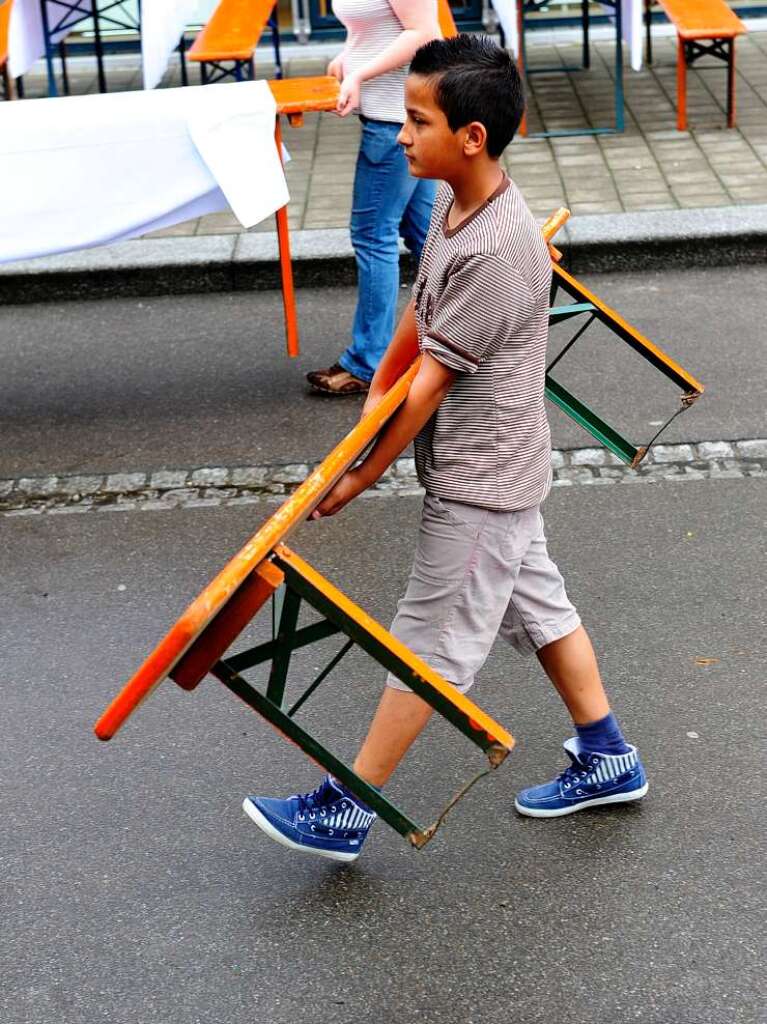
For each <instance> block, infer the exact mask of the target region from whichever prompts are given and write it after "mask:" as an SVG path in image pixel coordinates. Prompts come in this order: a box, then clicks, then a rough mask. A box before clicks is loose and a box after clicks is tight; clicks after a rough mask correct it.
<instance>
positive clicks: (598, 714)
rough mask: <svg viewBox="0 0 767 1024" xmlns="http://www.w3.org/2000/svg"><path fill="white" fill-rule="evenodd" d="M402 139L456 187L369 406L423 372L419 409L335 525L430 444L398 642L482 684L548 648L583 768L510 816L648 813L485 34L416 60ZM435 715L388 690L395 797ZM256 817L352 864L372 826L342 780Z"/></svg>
mask: <svg viewBox="0 0 767 1024" xmlns="http://www.w3.org/2000/svg"><path fill="white" fill-rule="evenodd" d="M405 96H406V110H407V120H406V122H405V124H404V126H403V128H402V131H401V133H400V135H399V142H400V144H401V145H402V147H403V149H404V152H405V156H406V158H407V160H408V164H409V168H410V173H411V174H412V175H413V176H415V177H419V178H437V179H441V180H442V181H443V182H444V184H443V185H442V186H441V188H440V191H439V193H438V195H437V199H436V202H435V205H434V212H433V215H432V220H431V227H430V229H429V235H428V238H427V240H426V245H425V247H424V250H423V255H422V258H421V264H420V269H419V273H418V279H417V281H416V284H415V287H414V290H413V296H414V297H413V300H412V301H411V303H410V304H409V305H408V307H407V309H406V310H405V312H404V314H403V316H402V319H401V320H400V323H399V325H398V327H397V330H396V332H395V334H394V337H393V339H392V341H391V344H390V345H389V348H388V349H387V351H386V354H385V355H384V357H383V360H382V362H381V363H380V365H379V367H378V370H377V372H376V374H375V376H374V378H373V381H372V384H371V389H370V394H369V396H368V400H367V403H366V409H367V408H370V407H372V406H373V405H374V404H376V403H377V402H378V401H379V400H380V398H381V396H382V395H383V394H384V393H385V392H386V391H387V390H388V389H389V388H390V387H391V386H392V385H393V384H394V383H395V381H396V380H397V379H398V377H399V376H400V375H401V374H402V373H403V372H404V371H405V370H406V369H407V367H408V366H409V365H410V364H411V363H412V361H413V359H414V358H415V357H416V356H417V355H418V353H419V351H420V352H421V353H422V354H423V360H422V363H421V367H420V369H419V371H418V374H417V376H416V377H415V379H414V381H413V383H412V385H411V388H410V391H409V394H408V397H407V399H406V401H405V402H404V403H403V405H402V406H401V407H400V409H399V410H398V412H397V413H396V414H395V415H394V416H393V417H392V419H391V420H390V421H389V422H388V424H387V425H386V427H385V428H384V430H383V431H382V432H381V434H380V435H379V437H378V440H377V441H376V444H375V445H374V447H373V449H372V450H371V452H370V453H369V454H368V456H367V457H366V458H365V460H364V461H363V462H362V463H361V464H360V465H359V466H357V467H356V468H354V469H352V470H350V471H349V472H348V473H347V474H346V475H345V476H344V477H342V479H341V480H339V482H338V483H337V484H336V486H335V487H334V488H333V490H332V491H331V492H330V493H329V494H328V495H327V497H326V498H325V499H324V501H323V502H322V504H321V505H320V506H319V508H318V509H317V511H316V512H315V513H314V516H315V518H320V517H322V516H327V515H334V514H335V513H336V512H339V511H340V510H341V509H342V508H343V507H344V505H346V504H347V503H348V502H349V501H351V500H352V499H353V498H355V497H356V496H357V495H358V494H360V493H361V492H362V491H364V490H365V489H366V488H367V487H369V486H371V484H373V483H374V482H375V481H376V480H377V479H378V478H379V477H380V476H381V474H382V473H383V472H384V471H385V470H386V469H387V468H388V466H389V465H391V463H392V462H393V461H394V460H395V459H396V458H397V456H398V455H400V454H401V452H402V451H403V450H404V449H405V448H406V447H407V445H408V444H409V443H410V442H411V441H412V440H415V456H416V468H417V471H418V477H419V480H420V481H421V483H422V485H423V487H424V489H425V491H426V496H425V499H424V506H423V512H422V519H421V526H420V530H419V536H418V542H417V546H416V552H415V558H414V564H413V569H412V572H411V576H410V580H409V582H408V587H407V591H406V593H405V596H404V597H403V598H402V600H401V601H400V603H399V606H398V610H397V614H396V617H395V619H394V622H393V624H392V627H391V632H392V633H393V634H394V635H395V636H396V637H397V638H398V639H399V640H401V641H402V642H403V643H404V644H406V645H407V646H408V647H410V648H411V649H412V650H413V652H414V653H415V654H417V655H418V656H419V657H421V658H422V659H423V660H424V661H426V662H427V663H428V664H429V665H430V666H431V667H432V668H434V669H435V670H436V671H437V672H440V673H441V674H442V675H443V676H444V677H445V678H446V679H448V680H449V681H450V682H451V683H452V684H453V685H454V686H455V687H456V688H457V689H459V690H461V691H465V690H468V688H469V687H470V686H471V685H472V683H473V681H474V676H475V674H476V673H477V672H478V671H479V669H480V668H481V667H482V665H483V664H484V662H485V659H486V658H487V655H488V653H489V651H490V648H491V646H492V644H493V641H494V640H495V638H496V636H497V635H500V636H502V637H503V638H504V639H505V640H507V641H508V642H509V643H510V644H512V646H514V647H515V648H516V649H517V650H519V651H521V652H526V653H529V652H535V653H536V654H537V657H538V659H539V661H540V663H541V665H542V667H543V669H544V670H545V672H546V674H547V675H548V677H549V678H550V679H551V681H552V683H553V684H554V686H555V687H556V688H557V691H558V692H559V694H560V696H561V697H562V700H563V701H564V703H565V705H566V706H567V709H568V711H569V712H570V715H571V716H572V719H573V723H574V727H575V732H576V735H575V736H574V737H573V738H571V739H568V740H567V741H566V742H565V744H564V746H565V750H566V752H567V754H568V756H569V759H570V764H569V765H568V767H567V768H566V769H565V770H564V771H563V772H562V773H561V774H560V775H559V776H558V777H557V778H556V779H555V780H554V781H553V782H549V783H545V784H544V785H540V786H534V787H533V788H531V789H526V790H524V791H522V792H521V793H519V794H518V796H517V798H516V800H515V807H516V809H517V811H519V813H521V814H525V815H531V816H533V817H558V816H560V815H563V814H570V813H572V812H574V811H577V810H580V809H582V808H585V807H593V806H595V805H600V804H606V803H618V802H628V801H633V800H638V799H640V798H641V797H643V796H644V794H645V793H646V792H647V780H646V777H645V773H644V769H643V767H642V764H641V761H640V760H639V756H638V754H637V751H636V748H634V747H632V746H630V745H629V744H627V743H626V741H625V740H624V738H623V735H622V733H621V731H620V728H619V726H618V723H617V721H616V719H615V717H614V716H613V714H612V713H611V711H610V707H609V704H608V701H607V697H606V695H605V691H604V687H603V685H602V681H601V678H600V675H599V669H598V667H597V663H596V658H595V656H594V651H593V648H592V646H591V642H590V640H589V638H588V635H587V633H586V631H585V629H584V628H583V626H582V625H581V622H580V619H579V617H578V614H577V612H576V610H575V608H574V607H573V606H572V604H571V603H570V602H569V600H568V598H567V595H566V593H565V588H564V583H563V581H562V577H561V575H560V573H559V571H558V569H557V567H556V565H555V564H554V563H553V562H552V561H551V559H550V558H549V555H548V552H547V550H546V538H545V536H544V532H543V520H542V518H541V514H540V505H541V502H542V501H543V500H544V498H545V497H546V495H547V493H548V490H549V487H550V484H551V439H550V433H549V427H548V422H547V419H546V410H545V407H544V376H545V359H546V342H547V337H548V310H549V284H550V280H551V265H550V259H549V254H548V250H547V247H546V245H545V243H544V241H543V237H542V235H541V232H540V229H539V227H538V226H537V224H536V223H535V221H534V219H533V217H532V215H531V213H530V211H529V210H528V208H527V206H526V204H525V202H524V200H523V198H522V196H521V195H520V193H519V191H518V190H517V188H516V186H515V185H514V184H513V182H512V181H510V179H509V178H508V177H507V176H506V174H505V173H504V171H503V169H502V168H501V166H500V163H499V158H500V156H501V154H502V152H503V150H504V149H505V148H506V146H507V145H508V144H509V142H510V141H511V139H512V138H513V136H514V133H515V131H516V130H517V128H518V126H519V122H520V120H521V117H522V112H523V102H524V101H523V96H522V87H521V82H520V80H519V76H518V73H517V70H516V67H515V65H514V62H513V61H512V59H511V58H510V56H509V55H508V54H507V53H506V51H504V50H502V49H500V48H499V47H498V46H496V45H495V44H494V43H493V42H492V41H491V40H489V39H487V38H485V37H479V36H468V35H460V36H457V37H455V38H453V39H447V40H435V41H434V42H431V43H428V44H427V45H426V46H424V47H422V48H421V49H420V50H418V52H417V53H416V54H415V57H414V58H413V61H412V64H411V68H410V75H409V77H408V79H407V83H406V93H405ZM430 714H431V708H430V707H429V705H428V704H426V703H425V702H424V701H422V700H421V699H420V697H418V696H416V695H415V694H414V693H412V692H411V691H410V690H408V689H407V688H406V687H405V686H404V685H403V684H402V683H401V682H400V681H399V680H398V679H396V678H394V677H392V676H390V677H389V678H388V679H387V686H386V689H385V690H384V694H383V696H382V698H381V702H380V704H379V706H378V710H377V711H376V714H375V716H374V719H373V722H372V724H371V726H370V730H369V732H368V735H367V738H366V739H365V742H364V743H363V745H362V748H361V750H360V751H359V753H358V755H357V758H356V761H355V763H354V770H355V771H356V772H357V774H359V775H360V776H361V777H362V778H364V779H365V780H366V781H367V782H369V783H370V784H371V785H374V786H379V787H380V786H383V785H384V784H385V783H386V781H387V780H388V778H389V777H390V775H391V774H392V772H393V771H394V769H395V768H396V767H397V765H398V764H399V762H400V760H401V759H402V757H403V756H404V755H405V753H406V752H407V750H408V749H409V747H410V746H411V744H412V743H413V741H414V740H415V739H416V737H417V736H418V735H419V733H420V732H421V731H422V729H423V728H424V726H425V725H426V723H427V721H428V719H429V716H430ZM243 809H244V810H245V812H246V813H247V814H248V815H249V817H250V818H251V819H252V820H253V821H254V822H255V823H256V824H257V825H258V826H259V827H260V828H261V829H262V830H263V831H265V832H266V833H267V834H268V835H270V836H271V837H272V838H273V839H275V840H277V841H278V842H280V843H282V844H283V845H285V846H288V847H290V848H292V849H296V850H300V851H304V852H307V853H315V854H318V855H319V856H323V857H330V858H332V859H335V860H344V861H350V860H354V859H356V857H357V856H359V852H360V849H361V847H362V844H363V842H364V841H365V838H366V836H367V834H368V831H369V829H370V827H371V825H372V824H373V821H374V820H375V815H374V814H373V813H372V812H371V811H370V809H369V808H367V807H366V806H364V805H363V804H361V803H360V801H359V800H357V798H356V797H354V796H353V795H352V794H351V793H350V792H349V791H348V790H346V788H345V787H344V786H343V785H342V784H341V783H340V782H338V781H337V780H335V779H333V778H332V777H331V776H328V777H327V778H326V779H325V780H324V781H323V782H322V784H321V785H320V786H319V787H318V788H317V789H316V790H314V791H313V792H312V793H308V794H306V795H295V796H292V797H288V798H287V799H274V798H268V797H247V798H246V799H245V801H244V803H243Z"/></svg>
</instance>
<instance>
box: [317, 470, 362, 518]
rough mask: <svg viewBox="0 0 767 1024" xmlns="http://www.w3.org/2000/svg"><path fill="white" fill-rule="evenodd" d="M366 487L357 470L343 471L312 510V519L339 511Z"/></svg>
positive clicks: (332, 514)
mask: <svg viewBox="0 0 767 1024" xmlns="http://www.w3.org/2000/svg"><path fill="white" fill-rule="evenodd" d="M366 487H367V483H366V482H365V481H364V480H363V479H362V474H361V473H360V472H359V470H356V469H350V470H349V472H348V473H344V475H343V476H342V477H341V479H340V480H339V481H338V483H337V484H336V485H335V487H333V489H332V490H331V491H329V492H328V493H327V494H326V495H325V497H324V498H323V499H322V501H321V502H320V504H319V505H318V506H317V508H316V509H315V510H314V512H312V514H311V518H312V519H323V518H324V517H325V516H334V515H335V514H336V512H340V511H341V509H342V508H343V507H344V505H348V504H349V502H350V501H351V500H352V498H356V497H357V495H358V494H361V493H362V491H364V490H365V488H366Z"/></svg>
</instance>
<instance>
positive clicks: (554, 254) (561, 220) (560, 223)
mask: <svg viewBox="0 0 767 1024" xmlns="http://www.w3.org/2000/svg"><path fill="white" fill-rule="evenodd" d="M569 219H570V211H569V210H568V209H567V207H566V206H560V207H559V209H558V210H555V211H554V213H552V215H551V216H550V217H547V218H546V220H545V221H544V222H543V224H542V225H541V233H542V234H543V237H544V238H545V239H546V242H547V243H548V246H549V255H550V256H551V258H552V260H553V261H554V262H555V263H559V262H560V260H561V259H562V253H561V252H560V251H559V249H557V247H556V246H555V245H552V244H551V239H552V238H553V237H554V235H556V233H557V232H558V231H559V230H560V229H561V228H563V227H564V226H565V224H566V223H567V221H568V220H569Z"/></svg>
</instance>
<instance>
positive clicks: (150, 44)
mask: <svg viewBox="0 0 767 1024" xmlns="http://www.w3.org/2000/svg"><path fill="white" fill-rule="evenodd" d="M196 10H197V0H144V2H143V4H142V5H141V61H142V64H143V68H144V88H145V89H154V87H155V86H156V85H159V84H160V81H161V79H162V76H163V75H164V74H165V69H166V68H167V66H168V61H169V60H170V56H171V54H172V53H173V51H174V50H175V49H176V47H177V46H178V41H179V39H180V38H181V33H182V32H183V31H184V29H185V28H186V26H187V25H188V23H189V22H190V21H192V19H193V17H194V14H195V11H196Z"/></svg>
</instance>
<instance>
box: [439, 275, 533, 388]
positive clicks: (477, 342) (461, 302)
mask: <svg viewBox="0 0 767 1024" xmlns="http://www.w3.org/2000/svg"><path fill="white" fill-rule="evenodd" d="M532 311H533V299H532V295H531V294H530V289H529V288H528V287H527V285H526V284H525V282H524V281H523V279H522V277H521V276H520V274H519V272H518V271H517V270H515V269H514V268H513V267H512V266H510V265H509V264H508V263H506V262H505V261H503V260H500V259H498V257H496V256H470V257H468V258H467V259H466V260H464V261H463V262H462V263H461V264H460V265H459V266H458V267H457V268H456V269H455V271H454V272H453V273H451V274H450V275H449V276H448V278H447V283H446V286H445V289H444V291H443V292H442V294H441V295H440V296H439V297H438V298H437V299H436V302H435V305H434V309H433V312H432V315H431V317H430V319H429V323H428V325H427V326H426V327H425V330H424V335H423V342H422V347H423V350H424V352H430V353H431V354H432V355H433V356H434V357H435V359H438V360H439V361H440V362H441V363H444V365H445V366H448V367H449V368H450V369H451V370H456V371H457V372H459V373H476V371H477V370H478V368H479V366H480V364H481V363H482V360H483V359H484V358H485V357H486V356H488V355H490V354H491V353H492V352H494V351H495V350H496V349H497V348H498V347H499V346H500V345H502V344H503V342H504V341H506V340H508V339H509V338H511V337H513V335H514V334H515V333H516V332H517V331H518V330H519V328H520V326H521V325H522V324H523V323H524V322H525V320H526V319H527V318H528V317H529V316H530V314H531V313H532Z"/></svg>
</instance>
